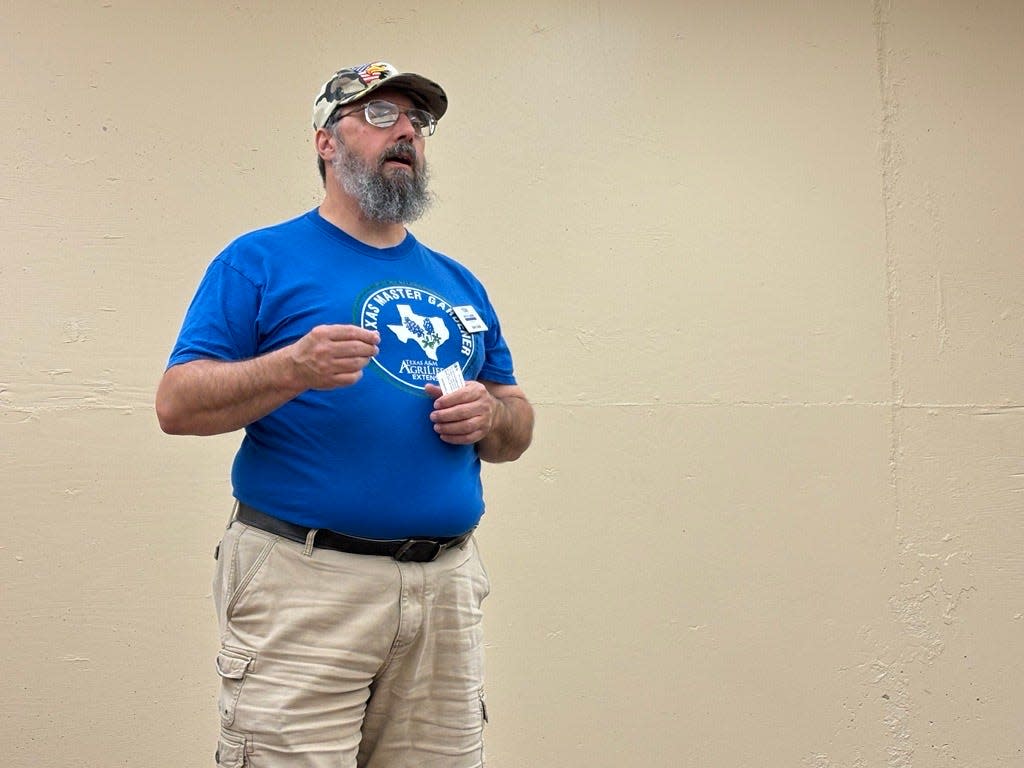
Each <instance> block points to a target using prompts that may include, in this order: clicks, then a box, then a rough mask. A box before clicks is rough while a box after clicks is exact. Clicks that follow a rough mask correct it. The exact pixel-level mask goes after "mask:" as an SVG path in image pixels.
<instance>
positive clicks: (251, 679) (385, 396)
mask: <svg viewBox="0 0 1024 768" xmlns="http://www.w3.org/2000/svg"><path fill="white" fill-rule="evenodd" d="M447 105H448V100H447V96H446V95H445V92H444V90H443V89H442V88H441V87H440V86H439V85H438V84H437V83H435V82H433V81H431V80H428V79H427V78H425V77H423V76H421V75H417V74H412V73H403V72H400V71H399V70H398V69H397V68H396V67H394V66H393V65H391V64H388V63H387V62H374V63H372V64H365V65H362V66H358V67H352V68H348V69H343V70H341V71H339V72H337V73H335V75H334V76H333V77H331V79H330V80H328V81H327V83H325V84H324V86H323V87H322V89H321V91H320V93H319V95H318V97H317V99H316V100H315V102H314V107H313V129H314V130H315V136H314V141H315V146H316V151H317V156H318V166H319V169H320V174H321V177H322V179H323V181H324V190H325V193H324V199H323V202H322V204H321V205H320V206H319V207H318V208H317V209H314V210H312V211H309V212H308V213H306V214H304V215H302V216H300V217H298V218H295V219H293V220H291V221H286V222H284V223H281V224H277V225H274V226H271V227H268V228H266V229H261V230H257V231H255V232H250V233H248V234H246V235H243V236H242V237H240V238H238V239H237V240H235V241H234V242H233V243H231V244H230V245H229V246H228V247H227V248H225V249H224V251H222V252H221V253H220V254H219V255H218V256H217V258H216V259H214V261H213V262H212V263H211V265H210V266H209V268H208V270H207V272H206V274H205V276H204V278H203V280H202V282H201V283H200V285H199V288H198V290H197V292H196V294H195V298H194V299H193V300H192V303H191V305H190V306H189V308H188V311H187V313H186V316H185V320H184V323H183V325H182V328H181V332H180V334H179V337H178V341H177V343H176V345H175V347H174V350H173V351H172V353H171V357H170V360H169V363H168V367H167V369H166V371H165V372H164V374H163V378H162V379H161V381H160V386H159V388H158V391H157V397H156V410H157V416H158V418H159V421H160V426H161V428H162V429H163V430H164V431H165V432H168V433H171V434H191V435H212V434H220V433H224V432H230V431H234V430H239V429H244V431H245V433H244V437H243V439H242V441H241V445H240V447H239V449H238V453H237V455H236V457H235V460H234V465H233V468H232V472H231V479H232V488H233V495H234V498H235V502H234V506H233V510H232V514H231V519H230V522H229V525H228V528H227V530H226V531H225V533H224V536H223V538H222V539H221V542H220V544H219V545H218V547H217V568H216V572H215V576H214V588H213V596H214V602H215V605H216V610H217V615H218V622H219V627H220V651H219V653H218V654H217V658H216V668H217V672H218V674H219V676H220V686H221V687H220V697H219V712H220V738H219V743H218V748H217V753H216V754H217V762H218V764H219V765H221V766H225V767H230V768H242V766H250V767H251V768H271V767H273V768H291V767H293V766H295V767H297V766H303V768H326V767H327V766H331V767H332V768H352V767H353V766H359V767H360V768H398V767H399V766H419V767H423V768H429V767H430V766H437V767H440V766H444V767H445V768H471V767H473V768H476V766H480V765H482V763H483V726H484V722H485V720H486V719H487V711H486V704H485V698H484V686H483V658H482V655H483V654H482V652H483V640H482V631H481V603H482V601H483V599H484V598H485V597H486V595H487V593H488V591H489V588H490V585H489V582H488V579H487V574H486V571H485V570H484V567H483V565H482V563H481V561H480V556H479V552H478V550H477V545H476V541H475V539H474V537H473V531H474V529H475V528H476V526H477V524H478V523H479V521H480V518H481V516H482V515H483V512H484V501H483V491H482V486H481V481H480V462H481V461H489V462H502V461H513V460H515V459H517V458H518V457H519V456H520V455H521V454H522V453H523V451H525V450H526V448H527V447H528V446H529V444H530V441H531V439H532V433H533V419H534V416H533V409H532V407H531V405H530V404H529V402H528V400H527V398H526V396H525V394H524V393H523V391H522V389H521V388H520V387H519V385H518V383H517V381H516V378H515V375H514V372H513V366H512V357H511V354H510V352H509V348H508V345H507V344H506V343H505V340H504V337H503V336H502V333H501V326H500V324H499V321H498V316H497V314H496V312H495V310H494V308H493V307H492V305H491V302H490V300H489V299H488V297H487V293H486V291H485V290H484V287H483V286H482V284H481V283H480V282H479V280H477V279H476V278H475V277H474V276H473V275H472V273H470V272H469V270H467V269H466V268H465V267H464V266H462V265H461V264H459V263H457V262H455V261H454V260H452V259H450V258H448V257H447V256H444V255H442V254H440V253H438V252H436V251H433V250H431V249H430V248H427V247H426V246H425V245H423V244H421V243H420V242H419V241H417V240H416V238H415V237H414V236H413V235H412V234H411V233H410V232H409V231H408V230H407V229H406V227H405V225H406V224H407V223H409V222H411V221H414V220H416V219H417V218H418V217H420V216H421V215H422V214H423V213H424V212H425V211H426V209H427V207H428V204H429V202H430V196H429V193H428V187H427V167H426V161H425V159H424V149H425V145H426V139H427V138H428V137H429V136H431V135H433V133H434V130H435V127H436V125H437V121H438V120H439V119H440V118H441V117H442V116H443V115H444V113H445V111H446V109H447ZM439 384H441V385H443V387H442V386H439Z"/></svg>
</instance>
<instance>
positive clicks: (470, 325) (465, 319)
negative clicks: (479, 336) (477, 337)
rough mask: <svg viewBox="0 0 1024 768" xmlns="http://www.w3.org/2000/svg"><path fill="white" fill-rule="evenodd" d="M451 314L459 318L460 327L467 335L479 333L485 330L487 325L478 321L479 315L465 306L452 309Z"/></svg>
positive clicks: (467, 305) (471, 308) (468, 306)
mask: <svg viewBox="0 0 1024 768" xmlns="http://www.w3.org/2000/svg"><path fill="white" fill-rule="evenodd" d="M452 312H454V313H455V315H456V317H458V318H459V322H460V323H462V327H463V328H465V329H466V332H467V333H480V332H481V331H486V330H487V323H485V322H484V321H483V320H481V319H480V315H479V314H478V313H477V311H476V310H475V309H473V307H471V306H470V305H469V304H466V305H465V306H462V307H452Z"/></svg>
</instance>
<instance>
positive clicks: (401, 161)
mask: <svg viewBox="0 0 1024 768" xmlns="http://www.w3.org/2000/svg"><path fill="white" fill-rule="evenodd" d="M388 163H395V164H397V165H401V166H404V167H406V168H409V169H410V170H413V169H415V167H416V154H415V153H414V152H409V151H406V150H401V149H398V150H392V151H391V152H388V153H387V154H385V155H384V160H383V162H382V163H381V165H386V164H388Z"/></svg>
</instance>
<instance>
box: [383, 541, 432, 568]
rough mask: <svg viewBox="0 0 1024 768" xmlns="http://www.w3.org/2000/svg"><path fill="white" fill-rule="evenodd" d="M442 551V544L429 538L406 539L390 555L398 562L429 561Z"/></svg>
mask: <svg viewBox="0 0 1024 768" xmlns="http://www.w3.org/2000/svg"><path fill="white" fill-rule="evenodd" d="M443 551H444V544H442V543H441V542H440V541H431V540H430V539H407V540H406V541H404V542H402V546H400V547H399V548H398V551H397V552H395V554H394V555H392V557H393V558H394V559H395V560H397V561H398V562H400V563H409V562H412V563H430V562H433V561H434V560H436V559H437V556H438V555H440V554H441V552H443Z"/></svg>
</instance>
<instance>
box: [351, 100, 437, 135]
mask: <svg viewBox="0 0 1024 768" xmlns="http://www.w3.org/2000/svg"><path fill="white" fill-rule="evenodd" d="M402 114H405V116H406V117H408V118H409V122H410V123H412V127H413V129H414V130H415V131H416V133H418V134H419V135H420V136H432V135H433V134H434V126H435V125H436V121H435V120H434V116H433V115H432V114H430V113H429V112H427V111H426V110H423V109H400V108H399V107H398V105H397V104H392V103H391V102H390V101H380V100H376V101H371V102H368V103H367V105H366V122H368V123H369V124H370V125H375V126H377V127H378V128H390V127H391V126H392V125H394V124H395V123H397V122H398V118H399V117H401V116H402Z"/></svg>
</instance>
